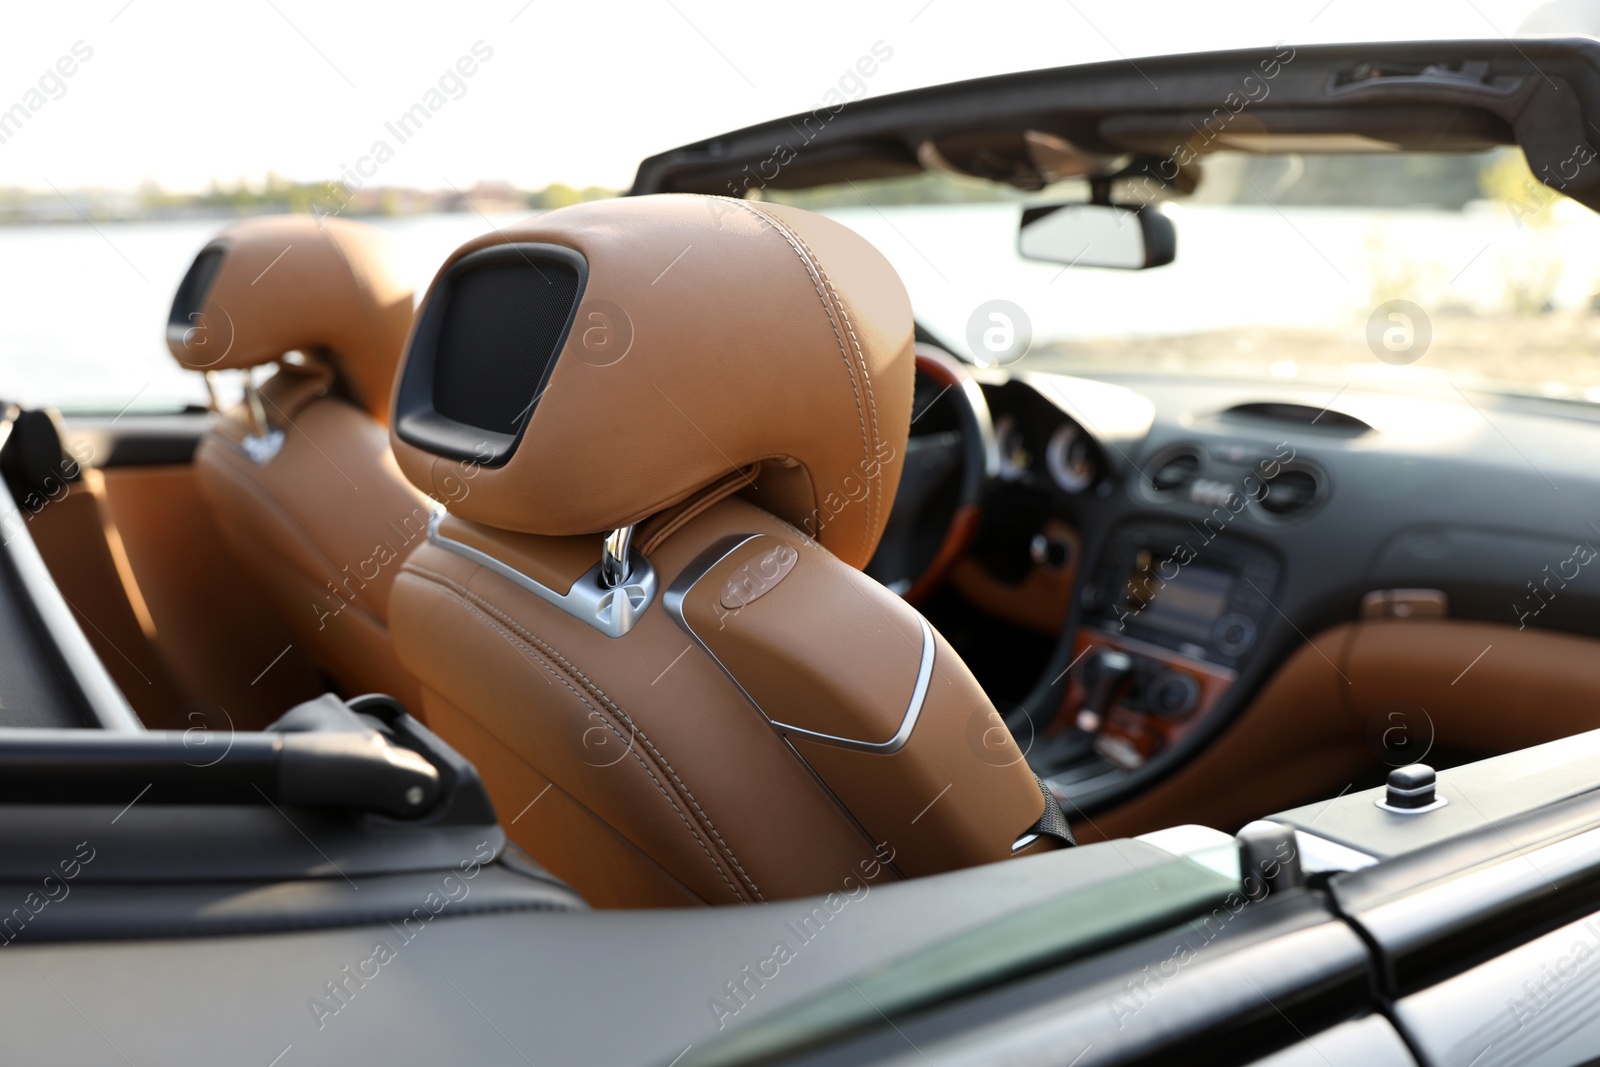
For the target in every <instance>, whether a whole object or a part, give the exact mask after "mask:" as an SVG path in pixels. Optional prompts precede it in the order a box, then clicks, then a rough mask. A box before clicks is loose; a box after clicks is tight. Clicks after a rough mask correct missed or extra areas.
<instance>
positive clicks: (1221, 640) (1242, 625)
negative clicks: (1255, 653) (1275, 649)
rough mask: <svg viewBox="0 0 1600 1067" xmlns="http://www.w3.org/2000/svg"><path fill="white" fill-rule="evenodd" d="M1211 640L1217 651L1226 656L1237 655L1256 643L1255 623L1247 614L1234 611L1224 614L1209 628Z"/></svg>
mask: <svg viewBox="0 0 1600 1067" xmlns="http://www.w3.org/2000/svg"><path fill="white" fill-rule="evenodd" d="M1211 640H1212V641H1214V642H1215V643H1216V646H1217V651H1218V652H1221V653H1223V654H1224V655H1227V656H1237V655H1240V654H1241V653H1243V652H1246V651H1248V650H1249V648H1250V646H1251V645H1253V644H1255V643H1256V624H1255V623H1254V622H1253V621H1252V620H1251V619H1250V617H1249V616H1247V615H1240V614H1239V613H1238V612H1234V613H1233V614H1231V615H1224V616H1223V617H1222V618H1220V619H1218V620H1217V624H1216V625H1215V626H1213V627H1212V628H1211Z"/></svg>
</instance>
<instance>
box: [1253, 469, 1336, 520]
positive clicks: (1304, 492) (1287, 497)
mask: <svg viewBox="0 0 1600 1067" xmlns="http://www.w3.org/2000/svg"><path fill="white" fill-rule="evenodd" d="M1321 488H1322V487H1321V485H1320V484H1319V483H1318V481H1317V476H1316V475H1315V474H1312V473H1311V472H1310V471H1308V470H1306V469H1304V468H1303V467H1290V468H1287V469H1285V470H1281V471H1279V472H1278V475H1277V477H1275V478H1269V479H1268V480H1267V492H1266V494H1265V495H1264V496H1262V497H1261V501H1260V502H1261V507H1262V510H1264V511H1266V512H1267V513H1268V514H1269V515H1276V516H1278V517H1279V518H1280V519H1282V518H1288V517H1289V516H1291V515H1298V514H1300V513H1301V512H1303V511H1305V510H1306V509H1307V508H1309V507H1311V505H1313V504H1315V503H1316V502H1317V494H1318V492H1319V491H1320V490H1321Z"/></svg>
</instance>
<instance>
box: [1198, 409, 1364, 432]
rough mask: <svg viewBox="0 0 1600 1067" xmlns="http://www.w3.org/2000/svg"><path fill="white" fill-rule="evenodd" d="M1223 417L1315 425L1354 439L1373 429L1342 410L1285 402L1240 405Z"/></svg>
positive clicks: (1320, 428)
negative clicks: (1238, 416)
mask: <svg viewBox="0 0 1600 1067" xmlns="http://www.w3.org/2000/svg"><path fill="white" fill-rule="evenodd" d="M1223 414H1224V415H1242V416H1244V417H1245V418H1248V419H1259V420H1264V421H1267V422H1280V423H1292V424H1294V425H1296V426H1315V427H1316V428H1317V429H1319V430H1326V431H1329V432H1331V433H1341V434H1345V435H1347V436H1350V437H1359V436H1361V435H1362V434H1364V433H1368V432H1370V431H1371V429H1372V427H1371V426H1369V425H1368V424H1367V423H1365V422H1362V421H1361V420H1360V419H1358V418H1356V417H1355V416H1354V415H1346V414H1345V413H1344V412H1342V411H1334V410H1333V409H1332V408H1316V407H1312V406H1311V405H1309V404H1288V403H1283V402H1281V401H1260V402H1257V403H1252V404H1237V405H1235V406H1233V407H1231V408H1229V409H1228V410H1227V411H1224V412H1223Z"/></svg>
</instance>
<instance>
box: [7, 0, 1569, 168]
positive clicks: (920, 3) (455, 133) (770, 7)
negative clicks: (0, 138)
mask: <svg viewBox="0 0 1600 1067" xmlns="http://www.w3.org/2000/svg"><path fill="white" fill-rule="evenodd" d="M1558 2H1559V3H1560V5H1561V9H1562V11H1561V19H1562V24H1563V26H1564V27H1565V26H1566V25H1567V15H1566V12H1567V11H1568V10H1572V9H1573V8H1572V5H1575V6H1576V8H1577V9H1578V10H1583V11H1588V12H1593V11H1595V10H1596V8H1600V3H1596V2H1595V0H1558ZM1541 6H1543V5H1542V4H1541V3H1539V2H1538V0H1229V2H1228V3H1227V4H1226V5H1222V6H1218V5H1207V4H1197V3H1194V2H1193V0H1179V2H1166V0H1066V2H1064V0H1038V2H1034V0H979V2H974V0H811V2H808V3H805V4H796V3H793V2H787V0H785V2H770V3H765V4H763V3H762V2H760V0H754V2H751V0H746V2H745V3H742V4H739V5H737V6H735V5H731V4H728V3H727V2H726V0H624V2H611V3H597V2H592V0H591V2H584V0H579V2H576V3H575V2H572V0H561V2H556V0H531V2H529V0H475V2H470V3H462V2H454V3H421V2H409V0H400V2H387V3H383V4H376V3H372V4H363V5H359V7H358V5H355V4H342V5H336V4H333V3H330V2H328V0H227V2H223V3H218V2H216V0H131V3H130V2H128V0H92V2H74V3H71V4H27V5H14V6H13V7H12V9H11V10H8V11H7V12H6V32H5V33H4V34H3V35H0V72H3V73H0V112H3V111H4V110H6V109H8V108H10V107H11V106H12V105H14V104H16V103H19V102H24V103H26V102H29V101H30V100H31V101H32V102H34V103H37V102H38V101H39V100H40V99H43V100H44V103H43V105H42V106H39V107H38V108H37V111H36V112H35V113H34V114H32V116H31V118H29V119H28V121H27V123H26V124H25V125H24V127H23V128H22V129H21V130H20V131H19V132H17V133H15V134H14V135H13V136H11V137H9V139H7V140H6V141H5V142H4V143H0V186H7V185H11V186H17V185H20V186H26V187H30V188H36V189H47V188H48V187H49V184H54V185H56V186H58V187H60V188H63V189H64V188H69V187H74V186H89V185H103V186H116V187H131V186H134V185H136V184H138V183H139V182H141V181H144V180H146V179H154V180H155V181H157V182H159V183H160V184H162V185H163V186H165V187H167V188H171V189H199V188H203V187H204V186H205V185H206V184H207V183H208V182H209V181H210V180H211V179H212V178H221V179H224V180H228V181H231V180H233V179H234V178H236V177H241V176H242V177H246V178H249V179H251V180H259V179H260V178H261V177H262V176H263V175H264V174H265V172H266V171H267V170H268V169H272V170H275V171H277V172H278V173H280V174H283V175H285V176H287V177H290V178H295V179H300V180H320V179H324V178H329V177H335V176H337V174H338V173H339V171H340V169H341V167H342V166H345V165H349V164H354V163H355V161H356V160H357V159H358V158H359V157H360V156H362V155H364V154H366V153H367V152H368V151H369V149H370V147H371V145H372V144H373V142H374V141H375V140H377V139H379V138H383V139H385V140H387V141H388V142H389V143H390V144H391V146H394V147H395V155H394V157H393V158H392V159H391V160H389V161H388V162H387V163H386V164H385V165H384V166H383V167H382V168H381V169H380V171H379V173H378V174H377V175H375V176H374V177H373V179H372V180H373V181H375V182H378V183H380V184H398V185H413V186H421V187H435V188H436V187H442V186H443V185H444V184H445V182H446V181H449V182H453V183H455V184H457V185H461V186H463V187H464V186H465V185H466V184H470V183H471V182H473V181H476V180H478V179H483V178H505V179H509V180H511V181H513V182H515V183H517V184H518V185H520V186H523V187H534V188H536V187H539V186H543V185H544V184H546V183H548V182H550V181H566V182H570V183H573V184H578V185H583V184H591V183H592V184H601V185H610V186H624V185H626V184H628V182H629V181H630V180H631V178H632V176H633V172H634V167H635V164H636V163H637V162H638V161H639V160H640V159H641V158H643V157H644V156H646V155H649V154H652V153H654V152H657V151H661V150H663V149H667V148H671V147H674V146H676V145H678V144H682V143H684V142H687V141H692V140H696V139H699V138H702V137H706V136H709V135H711V134H715V133H718V132H721V131H724V130H728V129H732V128H735V127H739V126H744V125H748V124H751V123H754V122H759V121H762V120H765V119H769V118H775V117H778V116H780V115H784V114H789V113H792V112H796V111H800V110H802V109H808V108H810V107H812V106H814V105H815V104H817V103H819V102H820V101H821V98H822V96H823V94H824V93H825V92H827V91H828V90H829V89H830V88H833V87H834V86H835V85H836V84H837V83H838V80H839V78H840V77H841V76H842V75H843V74H844V72H845V71H846V69H847V68H848V67H850V66H852V65H853V64H854V63H855V62H856V60H857V58H858V57H860V56H863V55H866V54H868V53H869V52H870V51H871V50H872V48H873V45H874V44H875V43H876V42H880V41H881V42H882V45H880V46H879V47H880V50H881V49H882V48H883V47H885V46H887V48H889V49H892V52H893V54H892V57H891V58H890V59H889V60H888V61H887V62H884V63H882V64H881V66H880V69H879V71H878V73H877V74H876V75H874V76H873V77H872V78H871V79H870V80H869V84H868V87H867V91H868V93H870V94H871V95H874V96H876V95H882V94H885V93H891V92H895V91H898V90H902V89H911V88H917V87H920V86H925V85H933V84H937V83H940V82H945V81H952V80H956V79H961V78H970V77H977V76H981V75H987V74H998V73H1003V72H1007V71H1013V70H1024V69H1030V68H1037V67H1050V66H1059V65H1062V64H1067V63H1079V62H1090V61H1096V60H1106V59H1117V58H1119V56H1133V57H1139V56H1148V55H1158V54H1162V53H1169V52H1178V51H1194V50H1206V49H1214V48H1227V47H1238V46H1245V45H1264V44H1270V43H1272V42H1273V41H1275V40H1278V39H1285V40H1288V41H1291V42H1294V43H1311V42H1324V41H1341V40H1374V39H1392V38H1409V37H1417V38H1421V37H1431V38H1448V37H1488V38H1493V37H1499V36H1501V35H1502V34H1510V33H1515V32H1516V31H1517V30H1518V28H1519V27H1520V26H1521V25H1522V23H1523V20H1524V18H1525V17H1526V16H1527V15H1528V14H1529V13H1530V12H1531V11H1533V10H1534V9H1536V8H1539V7H1541ZM731 12H737V14H730V13H731ZM1589 17H1590V18H1593V17H1594V15H1592V14H1591V15H1590V16H1589ZM1573 28H1577V27H1576V25H1574V27H1573ZM78 42H82V44H78V50H79V52H80V53H83V52H85V51H86V50H92V55H91V56H90V57H89V58H88V59H87V60H86V61H82V62H78V63H76V64H74V63H73V62H67V63H65V64H64V65H63V67H62V69H72V70H73V73H72V74H71V76H70V77H65V78H59V80H58V78H57V76H55V75H48V74H47V71H51V70H53V69H54V68H55V66H56V64H57V62H58V60H60V59H61V57H69V58H70V57H71V56H72V53H73V47H74V45H75V44H77V43H78ZM476 42H482V43H481V44H479V45H478V52H479V54H480V56H481V55H483V54H484V53H486V52H489V51H490V50H492V54H490V56H489V58H488V59H487V60H486V61H481V62H477V63H476V65H475V66H474V64H473V63H465V64H464V65H463V69H472V70H473V73H472V74H471V76H470V77H461V76H460V75H457V74H453V73H451V72H452V70H453V68H454V67H455V66H456V64H457V63H458V61H459V60H461V58H462V57H471V56H472V50H473V46H474V44H475V43H476ZM41 76H45V78H46V82H47V84H46V86H45V92H44V93H43V94H41V95H40V96H34V97H31V98H30V97H29V96H28V95H27V94H28V93H29V91H30V90H32V89H35V88H36V87H38V79H39V78H40V77H41ZM441 76H444V77H446V85H445V91H446V93H447V98H448V102H447V103H446V104H445V105H444V106H443V107H441V108H439V109H438V111H437V113H435V114H433V116H432V117H431V119H429V121H428V123H427V124H426V126H425V128H424V129H423V130H422V131H421V132H420V133H417V134H416V135H415V136H414V137H412V138H411V139H410V140H409V141H408V142H407V143H405V144H399V143H398V139H397V138H395V137H394V136H393V134H391V133H388V132H386V130H385V128H384V123H385V122H392V121H394V120H396V119H397V118H398V117H399V116H400V115H401V114H402V113H403V112H405V111H406V110H407V109H408V108H409V107H411V106H412V105H413V104H415V103H417V102H419V101H422V100H423V99H424V96H425V94H426V93H427V92H428V91H429V90H432V89H436V88H437V87H438V85H439V81H440V78H441ZM452 79H454V80H452ZM0 132H3V128H0Z"/></svg>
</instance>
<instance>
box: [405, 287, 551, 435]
mask: <svg viewBox="0 0 1600 1067" xmlns="http://www.w3.org/2000/svg"><path fill="white" fill-rule="evenodd" d="M577 291H578V275H577V272H576V271H574V270H573V269H572V268H570V267H567V266H563V265H560V264H553V263H539V264H537V265H535V264H533V263H532V262H512V263H499V264H495V265H492V266H484V267H479V268H477V269H476V270H471V271H467V272H466V273H464V274H462V275H461V276H460V277H458V278H457V279H456V280H455V282H454V285H453V286H452V288H451V292H450V298H449V303H448V304H447V305H446V307H445V309H444V321H443V323H442V324H441V326H440V329H439V343H438V348H437V349H436V353H437V354H436V356H435V362H434V371H433V407H434V410H435V411H437V412H438V413H439V414H441V415H443V416H445V417H446V418H449V419H454V420H455V421H456V422H460V423H465V424H466V425H468V426H475V427H478V428H480V429H484V430H492V431H494V432H495V433H503V434H512V435H514V434H516V433H517V432H518V431H519V430H520V429H521V428H522V426H523V425H524V424H525V423H526V421H527V419H528V418H530V417H531V416H532V414H533V409H534V406H535V404H536V403H537V396H536V394H537V392H538V390H539V387H540V384H541V383H542V382H543V381H544V379H545V375H546V372H547V371H548V369H549V367H550V364H551V362H552V361H553V360H554V359H555V357H556V346H557V345H558V344H559V343H560V341H561V331H562V330H563V328H565V326H566V324H567V319H568V318H569V317H570V316H571V314H572V305H573V302H574V300H575V299H576V296H577Z"/></svg>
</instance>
